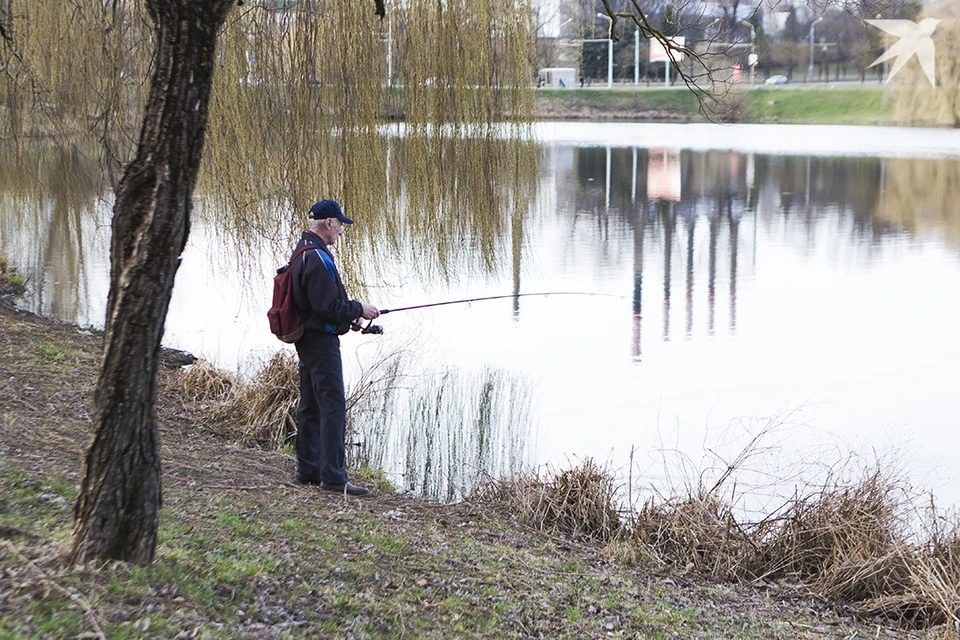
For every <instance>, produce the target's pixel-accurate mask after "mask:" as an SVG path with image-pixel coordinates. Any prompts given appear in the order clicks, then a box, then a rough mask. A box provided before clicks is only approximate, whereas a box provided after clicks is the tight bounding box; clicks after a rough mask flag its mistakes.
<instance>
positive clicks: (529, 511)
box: [471, 458, 623, 542]
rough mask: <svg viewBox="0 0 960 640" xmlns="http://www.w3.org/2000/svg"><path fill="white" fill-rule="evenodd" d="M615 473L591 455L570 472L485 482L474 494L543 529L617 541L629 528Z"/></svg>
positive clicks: (528, 475) (552, 532) (520, 475)
mask: <svg viewBox="0 0 960 640" xmlns="http://www.w3.org/2000/svg"><path fill="white" fill-rule="evenodd" d="M616 494H617V489H616V484H615V481H614V475H613V473H612V472H611V471H610V470H609V469H607V468H605V467H601V466H599V465H598V464H597V463H596V462H594V461H593V460H592V459H591V458H587V459H586V460H584V461H583V462H582V463H581V464H580V465H578V466H575V467H573V468H572V469H567V470H564V471H551V470H546V471H544V472H543V473H542V474H541V473H540V472H537V471H533V472H527V473H519V474H517V475H515V476H514V477H512V478H507V479H491V478H488V479H487V480H486V481H484V482H481V483H480V484H479V485H478V486H477V487H476V488H475V489H474V492H473V494H472V496H471V498H472V499H473V500H475V501H478V502H481V503H488V504H497V505H501V506H505V507H507V508H508V509H510V511H512V512H513V513H515V514H517V515H518V517H519V519H520V521H521V522H523V523H524V524H527V525H529V526H532V527H534V528H536V529H538V530H540V531H546V532H548V533H551V534H563V535H569V536H572V537H574V538H580V539H592V540H599V541H605V542H607V541H612V540H614V539H616V538H618V537H619V536H620V535H622V533H623V527H622V524H621V522H620V517H619V514H618V513H617V509H616V504H617V500H616Z"/></svg>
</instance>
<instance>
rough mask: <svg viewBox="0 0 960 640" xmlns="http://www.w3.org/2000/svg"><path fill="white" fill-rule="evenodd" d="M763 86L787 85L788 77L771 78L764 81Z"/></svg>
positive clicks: (776, 76)
mask: <svg viewBox="0 0 960 640" xmlns="http://www.w3.org/2000/svg"><path fill="white" fill-rule="evenodd" d="M763 84H787V76H782V75H775V76H770V77H769V78H767V79H766V80H764V81H763Z"/></svg>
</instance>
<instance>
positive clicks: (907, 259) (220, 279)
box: [0, 135, 960, 498]
mask: <svg viewBox="0 0 960 640" xmlns="http://www.w3.org/2000/svg"><path fill="white" fill-rule="evenodd" d="M514 142H516V141H514ZM358 144H359V143H358ZM365 144H367V145H368V146H367V147H365V150H364V151H363V154H365V155H370V154H373V155H375V156H376V155H378V154H382V157H380V159H379V160H378V161H377V162H378V164H375V165H374V166H375V167H379V168H380V169H381V170H382V175H383V178H384V179H383V180H381V181H379V182H376V183H371V184H370V185H353V186H352V187H351V189H355V190H358V191H360V190H363V189H364V188H365V187H366V186H369V192H370V193H368V194H367V195H365V196H364V197H365V198H368V200H364V201H363V202H366V203H367V204H368V205H369V208H366V209H364V208H362V207H358V208H360V209H361V210H360V211H356V212H355V213H356V216H355V217H356V218H358V224H357V225H354V228H352V229H351V230H350V233H349V235H348V236H347V239H348V240H349V242H348V243H347V244H346V245H345V246H344V247H340V248H338V252H339V255H338V259H339V260H340V261H341V263H342V264H344V265H345V271H347V272H348V273H349V274H350V276H351V285H352V286H355V285H357V284H366V285H367V286H368V291H367V294H368V296H369V297H370V298H371V300H373V301H374V302H375V303H376V304H378V305H379V306H381V307H388V308H395V307H399V306H407V305H413V304H420V303H425V302H436V301H440V300H449V299H455V298H469V297H479V296H484V295H502V294H506V293H510V292H513V293H527V292H532V291H548V290H567V291H589V292H596V293H606V294H613V295H614V296H623V297H624V298H625V299H623V300H621V299H617V298H611V297H606V298H603V299H602V300H600V299H596V298H587V297H583V298H579V299H573V298H570V297H559V296H558V297H552V298H538V297H524V298H514V299H512V300H505V301H502V304H500V303H496V302H491V303H484V304H482V305H481V304H478V305H475V306H471V307H442V308H438V309H435V310H432V311H430V312H429V313H427V312H411V313H407V314H390V315H388V316H385V320H384V322H383V324H384V325H385V328H386V333H385V334H384V335H383V336H379V337H375V338H368V337H359V336H349V337H347V338H345V339H344V345H345V346H344V348H345V354H346V355H345V358H344V361H345V365H346V366H347V367H348V371H347V378H348V380H349V379H350V378H351V377H353V378H356V377H358V376H357V374H358V369H357V368H355V369H353V370H350V367H351V366H354V365H351V364H350V363H351V362H354V361H358V362H361V363H369V362H370V359H369V358H368V357H366V356H364V354H363V348H364V347H365V346H366V345H368V344H370V342H371V341H373V340H375V341H378V342H379V344H380V345H381V347H382V348H383V349H384V350H385V351H386V352H390V350H391V349H392V350H394V351H399V350H401V349H402V348H403V347H404V345H405V344H406V341H408V340H409V339H410V338H411V336H421V337H422V338H423V340H424V342H425V343H426V344H427V345H428V347H429V348H428V349H425V351H429V352H430V356H432V358H431V357H426V356H424V357H422V358H418V359H417V361H416V362H411V363H410V364H409V370H408V371H406V372H405V375H406V376H408V377H407V378H406V379H407V380H408V381H409V383H408V384H403V385H400V386H398V387H397V389H396V391H395V393H393V394H392V395H391V394H387V395H385V396H382V397H380V400H379V401H378V402H374V403H372V404H370V405H369V406H366V407H363V408H358V410H357V411H358V413H357V414H356V416H355V421H356V424H357V425H361V426H359V427H358V428H357V429H356V432H357V434H358V437H359V439H360V440H362V441H363V442H364V446H363V447H362V448H361V449H360V451H359V452H357V454H358V455H359V458H358V459H359V460H361V461H364V462H367V463H369V464H372V465H375V466H379V467H382V468H384V469H386V470H387V471H388V474H391V477H392V478H393V479H394V480H395V481H396V482H397V483H398V484H399V485H401V486H404V487H406V488H411V489H413V490H414V491H415V492H418V493H423V494H426V495H431V496H435V497H443V498H451V497H455V496H456V495H459V492H461V491H462V490H463V489H464V488H465V487H467V486H468V485H469V483H470V482H471V478H472V477H473V475H474V473H475V470H476V469H477V468H483V469H486V470H488V471H491V472H493V473H510V472H512V471H514V470H516V469H517V468H520V467H521V466H524V465H529V464H537V463H540V462H547V461H549V462H553V463H558V464H560V465H561V466H562V465H564V464H565V460H567V459H568V458H569V457H570V456H579V455H593V456H594V457H598V458H601V459H602V458H603V457H604V456H607V455H611V452H615V454H617V453H619V454H623V455H625V454H626V452H628V451H629V450H630V449H631V447H633V446H634V445H636V446H637V447H638V450H643V448H644V446H645V445H649V446H650V447H653V446H654V445H653V444H651V443H652V438H651V435H650V431H651V428H650V426H649V424H650V422H651V421H656V420H657V419H658V416H659V415H660V413H659V412H660V411H661V410H662V411H664V412H665V414H666V415H670V416H674V417H675V419H676V422H677V423H680V424H685V425H689V428H690V430H691V431H696V430H697V428H699V425H701V424H704V423H705V422H706V418H705V416H708V415H711V416H712V415H716V416H718V418H717V419H719V420H721V421H723V420H729V419H731V418H738V417H743V416H747V415H755V414H758V413H759V414H764V412H768V413H773V412H775V411H777V410H781V409H783V408H784V406H785V405H790V406H796V404H799V403H802V402H805V401H807V400H808V399H810V398H825V399H826V400H825V402H827V403H829V408H828V409H823V410H822V412H821V414H818V415H817V418H818V427H821V428H823V429H825V430H834V431H836V432H838V433H839V432H843V431H844V430H846V431H845V432H848V433H856V434H857V437H867V436H864V435H863V434H871V435H870V436H869V437H870V438H872V437H874V435H873V434H875V433H876V431H877V430H878V425H880V429H879V430H881V431H882V430H883V429H885V428H886V427H887V426H889V425H891V424H896V425H897V426H898V427H899V426H900V425H906V426H905V427H904V428H905V429H908V430H909V433H911V434H923V433H924V432H925V431H926V432H931V433H937V432H938V431H939V429H940V428H941V427H942V425H943V424H944V423H947V422H948V421H950V420H952V416H953V415H955V413H956V411H957V410H960V407H958V406H957V404H956V400H955V399H954V398H953V395H952V393H953V389H952V387H951V383H950V382H949V381H950V380H953V379H954V378H955V376H953V377H951V376H949V375H945V374H944V371H943V368H944V367H945V366H947V364H945V363H953V365H954V366H955V361H956V360H957V359H960V352H958V349H960V347H958V346H957V344H956V340H955V338H954V333H955V325H956V324H957V323H958V322H960V308H958V306H957V302H956V301H955V297H954V296H943V295H938V296H937V295H929V294H924V293H923V291H924V290H927V291H930V290H933V291H944V290H949V287H951V286H952V282H953V281H955V279H956V278H957V277H960V251H958V249H960V213H958V211H957V207H956V205H955V204H954V203H953V201H952V199H951V197H950V196H951V195H952V191H951V190H952V189H954V185H956V184H958V183H960V162H958V161H956V160H947V159H940V160H920V159H895V158H894V159H891V158H867V157H819V156H796V155H761V154H753V153H740V152H731V151H720V150H712V151H690V150H678V149H676V148H670V147H666V146H658V147H651V148H643V147H642V146H636V147H623V146H620V147H616V146H609V147H608V146H606V145H604V146H571V145H563V144H549V142H548V143H546V144H541V145H539V146H538V145H536V144H533V143H528V142H527V143H521V144H512V143H511V144H506V143H504V142H503V141H497V140H495V139H491V138H483V137H481V138H476V139H472V140H471V141H469V142H465V141H463V140H458V141H456V142H454V141H450V140H447V141H443V140H433V141H431V140H428V139H426V138H418V137H417V136H416V135H413V136H410V137H403V138H401V137H394V138H391V137H390V136H384V137H381V138H378V139H377V140H375V141H372V142H371V141H367V143H365ZM58 154H59V155H58ZM31 162H32V163H33V164H31V163H26V164H25V165H24V167H23V168H18V169H11V170H9V171H7V170H6V165H5V171H4V174H3V175H2V176H0V199H2V200H0V203H2V212H0V241H2V247H3V251H4V252H5V253H6V254H7V255H8V257H9V258H10V259H11V261H12V262H13V263H14V264H15V265H17V266H19V267H21V268H22V269H24V270H25V271H26V272H27V275H28V276H30V277H31V279H32V281H33V283H34V286H33V287H32V288H31V291H30V294H29V296H28V298H27V300H26V303H27V305H28V306H30V307H31V308H32V309H33V310H35V311H40V312H44V313H50V314H55V315H60V316H61V317H63V318H65V319H67V320H71V321H79V322H81V323H87V322H93V323H98V324H99V323H101V322H102V313H103V311H102V309H103V305H104V304H105V299H106V274H107V271H106V264H107V259H108V255H107V253H108V247H109V243H108V239H109V238H108V233H109V228H108V219H109V213H108V212H109V208H108V206H107V201H108V200H109V194H108V193H106V192H105V191H104V189H103V187H102V186H101V185H99V184H98V183H97V181H96V180H95V179H93V178H92V177H91V176H95V175H97V170H96V167H95V166H94V164H92V163H89V162H87V161H86V160H85V159H84V158H83V156H82V155H71V153H70V152H69V150H66V151H55V150H50V149H44V150H43V151H42V152H41V151H37V152H36V154H35V155H34V156H33V160H32V161H31ZM27 167H31V168H29V169H28V168H27ZM36 167H41V168H40V169H39V170H38V169H36ZM330 171H331V175H332V174H336V175H340V176H341V177H342V178H343V179H345V180H346V179H347V178H350V177H351V176H354V174H352V173H350V171H351V170H350V169H349V163H348V164H346V165H343V166H340V167H339V168H337V167H334V168H331V169H330ZM359 175H361V174H360V173H357V174H356V176H359ZM363 175H365V174H363ZM83 176H87V177H83ZM38 185H39V186H38ZM208 185H209V183H208ZM208 197H209V196H208ZM212 200H215V197H213V198H212V199H211V200H207V199H206V198H199V199H198V203H197V211H198V221H197V224H196V225H195V226H194V232H193V234H192V235H191V239H190V245H189V246H188V250H187V253H186V255H185V258H184V263H183V267H182V269H181V272H180V273H179V275H178V279H177V286H176V289H175V291H174V299H173V300H172V302H171V313H170V317H169V318H168V322H167V332H166V336H165V341H166V342H167V343H168V344H170V345H171V346H175V347H178V348H183V349H187V350H191V351H193V352H195V353H197V354H198V355H201V356H202V357H205V358H207V359H209V360H212V361H214V362H215V363H217V364H218V365H220V366H221V367H224V368H226V369H241V370H242V369H243V366H244V364H243V363H244V362H245V361H246V360H248V359H250V354H252V353H253V354H257V355H260V354H262V353H264V352H266V353H270V352H274V351H276V349H277V348H279V347H278V345H277V343H276V341H275V340H274V339H273V338H272V336H270V335H269V334H268V333H267V332H266V328H265V326H264V323H263V319H262V316H263V305H264V301H265V300H267V299H269V291H268V287H269V275H270V274H271V272H272V269H273V268H274V267H275V263H276V260H277V255H276V254H275V253H272V252H271V251H269V250H268V251H264V252H262V253H261V252H258V251H255V250H253V249H249V250H246V249H244V250H243V251H239V252H238V251H237V249H236V247H237V243H236V242H230V241H229V240H228V239H225V238H224V237H223V235H222V234H223V229H221V227H220V225H218V224H217V223H218V221H219V220H220V218H219V217H218V215H217V214H218V213H220V212H221V211H222V210H221V209H220V208H218V207H216V206H213V205H212V204H211V203H212ZM355 202H361V201H360V200H356V201H355ZM261 206H263V207H264V208H265V210H266V209H268V207H267V206H266V205H265V204H261ZM206 214H210V215H209V217H208V218H207V219H205V215H206ZM272 215H273V216H274V218H273V220H274V223H273V224H274V227H273V228H272V229H273V231H269V229H266V228H265V229H264V233H265V234H267V233H272V234H273V236H272V237H273V238H275V239H276V240H277V244H278V246H280V247H283V248H284V249H283V250H284V251H285V250H286V249H288V246H287V245H286V244H284V241H285V240H286V234H288V233H292V229H293V228H294V227H295V226H299V225H295V224H294V222H293V218H292V213H291V208H290V207H286V206H285V207H283V208H280V207H276V208H275V209H274V210H273V212H272ZM283 220H286V222H283ZM301 222H302V221H301ZM285 224H286V225H288V226H284V225H285ZM288 227H289V228H288ZM239 244H240V245H241V246H244V245H243V242H240V243H239ZM224 251H226V252H228V253H229V252H233V255H234V256H235V257H234V259H233V260H221V259H219V258H218V256H219V255H221V254H222V252H224ZM218 252H220V253H218ZM238 254H239V255H238ZM237 262H242V263H243V267H244V269H245V270H246V271H247V272H249V273H251V274H254V275H255V277H253V278H249V279H243V278H241V277H240V276H239V275H238V274H237V273H236V271H237V269H236V263H237ZM881 344H882V345H883V347H882V348H880V347H878V345H881ZM354 349H355V350H356V351H355V353H353V350H354ZM354 356H355V357H354ZM363 366H366V365H360V366H359V368H361V369H362V368H363ZM905 372H906V373H905ZM905 375H909V376H911V378H910V379H905V378H904V376H905ZM948 387H949V388H948ZM921 388H922V389H921ZM941 391H942V393H941ZM534 392H535V393H534ZM876 398H882V399H883V402H877V401H876ZM651 416H653V417H652V418H651ZM543 433H549V438H546V437H543V436H542V435H541V434H543ZM936 437H937V436H933V440H931V442H935V441H936ZM693 439H694V440H696V444H697V445H699V446H701V447H702V444H703V440H704V438H696V437H694V438H693ZM918 441H922V438H921V437H920V436H919V435H918ZM868 442H869V444H871V445H872V444H874V441H873V440H869V441H868ZM678 448H679V447H678ZM615 454H614V455H615Z"/></svg>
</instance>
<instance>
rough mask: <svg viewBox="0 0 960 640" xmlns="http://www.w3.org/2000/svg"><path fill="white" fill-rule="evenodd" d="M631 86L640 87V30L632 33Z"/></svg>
mask: <svg viewBox="0 0 960 640" xmlns="http://www.w3.org/2000/svg"><path fill="white" fill-rule="evenodd" d="M633 36H634V37H633V84H635V85H637V86H639V85H640V29H637V30H636V31H634V32H633Z"/></svg>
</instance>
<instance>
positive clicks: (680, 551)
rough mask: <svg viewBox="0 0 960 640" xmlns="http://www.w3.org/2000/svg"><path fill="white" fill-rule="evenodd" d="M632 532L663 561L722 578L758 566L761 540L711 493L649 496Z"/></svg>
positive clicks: (745, 571)
mask: <svg viewBox="0 0 960 640" xmlns="http://www.w3.org/2000/svg"><path fill="white" fill-rule="evenodd" d="M631 535H632V537H633V539H634V540H636V541H637V542H640V543H642V544H644V545H646V546H648V547H649V548H650V549H651V550H652V551H653V552H654V553H655V554H656V556H657V557H658V558H660V559H661V560H662V561H663V562H666V563H669V564H672V565H675V566H678V567H681V568H683V569H685V570H693V571H697V572H698V573H702V574H705V575H710V576H713V577H715V578H718V579H734V578H737V577H740V576H743V575H745V574H750V573H752V571H753V570H755V567H756V559H757V553H756V552H757V545H756V543H755V542H754V541H753V539H752V537H751V535H750V533H749V532H746V531H744V530H743V529H742V528H741V526H740V525H739V524H738V523H737V520H736V518H735V517H734V514H733V511H732V510H731V508H730V506H729V505H727V504H725V503H723V502H722V501H720V500H718V499H717V498H716V497H714V496H713V494H710V493H704V494H701V495H698V496H691V497H688V498H674V499H670V500H666V501H663V502H659V503H658V502H657V501H656V499H654V498H651V499H649V500H647V502H645V503H644V505H643V507H641V509H640V510H639V511H638V512H637V513H636V514H635V515H634V526H633V529H632V531H631Z"/></svg>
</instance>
